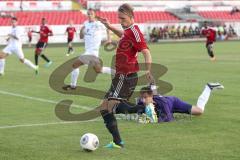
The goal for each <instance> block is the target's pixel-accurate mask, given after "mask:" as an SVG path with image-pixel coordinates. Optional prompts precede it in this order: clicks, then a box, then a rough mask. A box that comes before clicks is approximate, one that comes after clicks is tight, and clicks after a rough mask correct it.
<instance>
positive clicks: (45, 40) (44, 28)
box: [33, 18, 53, 67]
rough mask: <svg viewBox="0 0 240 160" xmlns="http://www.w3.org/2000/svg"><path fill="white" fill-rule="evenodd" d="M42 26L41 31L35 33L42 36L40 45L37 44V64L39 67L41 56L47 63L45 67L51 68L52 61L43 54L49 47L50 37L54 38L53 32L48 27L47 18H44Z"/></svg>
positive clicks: (39, 41)
mask: <svg viewBox="0 0 240 160" xmlns="http://www.w3.org/2000/svg"><path fill="white" fill-rule="evenodd" d="M41 23H42V24H41V26H40V31H39V32H36V31H33V32H35V33H39V34H40V39H39V40H38V43H37V44H36V50H35V64H36V66H38V57H39V55H40V56H41V57H42V58H43V59H44V60H45V61H46V62H47V63H46V64H45V67H49V66H50V65H51V64H52V61H50V60H49V59H48V57H47V56H46V55H45V54H43V53H42V52H43V50H44V49H45V48H46V47H47V44H48V37H49V36H53V32H52V30H51V29H50V28H49V27H48V26H47V20H46V19H45V18H42V22H41Z"/></svg>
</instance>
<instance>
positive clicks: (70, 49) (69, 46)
mask: <svg viewBox="0 0 240 160" xmlns="http://www.w3.org/2000/svg"><path fill="white" fill-rule="evenodd" d="M73 53H74V50H73V46H72V42H69V43H68V53H67V54H66V56H69V55H70V54H73Z"/></svg>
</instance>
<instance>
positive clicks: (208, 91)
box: [197, 85, 211, 111]
mask: <svg viewBox="0 0 240 160" xmlns="http://www.w3.org/2000/svg"><path fill="white" fill-rule="evenodd" d="M210 94H211V89H210V88H209V87H208V86H207V85H206V86H205V88H204V90H203V92H202V94H201V95H200V96H199V98H198V101H197V107H199V108H201V109H202V111H204V109H205V105H206V104H207V102H208V99H209V97H210Z"/></svg>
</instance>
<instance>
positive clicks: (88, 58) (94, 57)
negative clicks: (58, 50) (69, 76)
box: [79, 52, 101, 66]
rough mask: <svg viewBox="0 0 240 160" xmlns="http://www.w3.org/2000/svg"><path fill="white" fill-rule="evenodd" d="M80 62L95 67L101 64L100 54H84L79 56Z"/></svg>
mask: <svg viewBox="0 0 240 160" xmlns="http://www.w3.org/2000/svg"><path fill="white" fill-rule="evenodd" d="M79 60H80V61H81V62H82V63H83V64H87V65H92V66H95V65H97V64H101V60H100V58H99V57H98V54H89V53H86V52H85V53H84V54H82V55H80V56H79Z"/></svg>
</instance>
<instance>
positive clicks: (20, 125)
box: [0, 119, 100, 129]
mask: <svg viewBox="0 0 240 160" xmlns="http://www.w3.org/2000/svg"><path fill="white" fill-rule="evenodd" d="M97 121H100V119H93V120H88V121H70V122H51V123H35V124H19V125H8V126H0V129H9V128H20V127H35V126H49V125H57V124H73V123H86V122H97Z"/></svg>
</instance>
